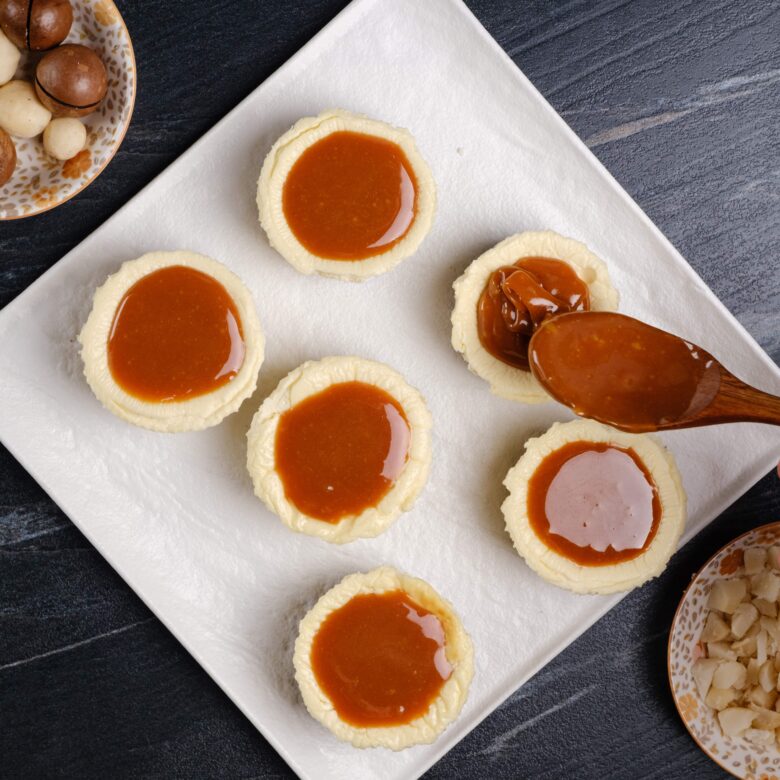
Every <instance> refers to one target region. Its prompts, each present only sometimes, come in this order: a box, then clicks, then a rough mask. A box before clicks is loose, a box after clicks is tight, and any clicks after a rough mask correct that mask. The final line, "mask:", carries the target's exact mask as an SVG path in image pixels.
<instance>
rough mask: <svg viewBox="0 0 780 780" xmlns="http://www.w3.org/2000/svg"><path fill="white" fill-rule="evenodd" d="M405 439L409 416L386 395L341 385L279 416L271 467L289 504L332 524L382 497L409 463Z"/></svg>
mask: <svg viewBox="0 0 780 780" xmlns="http://www.w3.org/2000/svg"><path fill="white" fill-rule="evenodd" d="M410 441H411V429H410V427H409V423H408V421H407V419H406V415H405V414H404V412H403V409H402V408H401V406H400V404H399V403H398V402H397V401H396V400H395V399H394V398H393V397H392V396H391V395H390V394H389V393H387V392H385V391H384V390H382V389H381V388H379V387H376V386H375V385H371V384H367V383H365V382H342V383H340V384H335V385H331V386H330V387H328V388H326V389H325V390H322V391H321V392H319V393H316V394H315V395H312V396H309V397H308V398H305V399H304V400H303V401H301V402H300V403H298V404H296V405H295V406H293V407H292V408H291V409H288V410H287V411H286V412H284V414H282V416H281V418H280V420H279V425H278V428H277V431H276V444H275V465H276V471H277V473H278V474H279V478H280V479H281V481H282V484H283V486H284V493H285V496H286V497H287V500H288V501H290V502H291V503H292V504H294V505H295V506H296V507H297V508H298V509H299V510H300V511H301V512H303V513H304V514H306V515H309V516H310V517H314V518H316V519H318V520H324V521H325V522H329V523H337V522H338V521H339V520H341V519H342V518H344V517H348V516H351V515H357V514H360V513H361V512H363V511H364V510H365V509H368V508H370V507H373V506H376V505H377V504H378V503H379V501H381V500H382V498H384V496H385V495H386V494H387V492H388V491H389V490H390V488H391V487H392V486H393V484H394V483H395V481H396V479H398V477H399V476H400V474H401V472H402V471H403V468H404V466H405V465H406V461H407V459H408V454H409V444H410Z"/></svg>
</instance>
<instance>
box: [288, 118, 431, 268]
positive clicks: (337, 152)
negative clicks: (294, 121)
mask: <svg viewBox="0 0 780 780" xmlns="http://www.w3.org/2000/svg"><path fill="white" fill-rule="evenodd" d="M416 189H417V182H416V180H415V176H414V172H413V170H412V166H411V164H410V163H409V161H408V159H407V158H406V155H405V154H404V152H403V150H402V149H401V147H400V146H398V144H395V143H393V142H392V141H388V140H386V139H384V138H378V137H377V136H373V135H368V134H365V133H355V132H351V131H346V130H345V131H340V132H337V133H331V134H330V135H327V136H325V138H323V139H321V140H320V141H317V142H316V143H315V144H313V145H312V146H310V147H309V148H308V149H306V150H305V151H304V152H303V153H302V154H301V156H300V157H299V158H298V159H297V160H296V162H295V164H294V165H293V166H292V168H291V170H290V172H289V173H288V174H287V179H286V180H285V183H284V189H283V192H282V208H283V210H284V216H285V219H286V220H287V224H288V225H289V226H290V229H291V230H292V232H293V234H294V235H295V237H296V238H297V239H298V241H300V242H301V244H303V246H304V247H306V249H307V250H308V251H309V252H311V253H312V254H314V255H317V256H318V257H322V258H327V259H331V260H363V259H365V258H368V257H373V256H375V255H378V254H381V253H383V252H386V251H387V250H388V249H390V248H391V247H392V246H394V245H395V244H397V243H398V242H399V241H400V240H401V239H402V238H403V237H404V236H405V235H406V233H407V231H408V230H409V227H410V226H411V224H412V222H413V221H414V216H415V209H416V198H417V193H416Z"/></svg>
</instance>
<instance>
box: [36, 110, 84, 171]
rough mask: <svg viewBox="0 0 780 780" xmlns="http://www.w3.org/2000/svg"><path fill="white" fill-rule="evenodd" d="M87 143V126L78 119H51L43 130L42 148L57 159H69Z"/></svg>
mask: <svg viewBox="0 0 780 780" xmlns="http://www.w3.org/2000/svg"><path fill="white" fill-rule="evenodd" d="M86 143H87V128H86V127H84V125H82V124H81V122H79V120H78V119H73V118H71V117H62V118H60V119H52V120H51V122H49V124H48V126H47V127H46V129H45V130H44V131H43V148H44V149H45V150H46V151H47V152H48V153H49V154H50V155H51V156H52V157H56V158H57V159H58V160H70V158H71V157H75V156H76V155H77V154H78V153H79V152H80V151H81V150H82V149H83V148H84V145H85V144H86Z"/></svg>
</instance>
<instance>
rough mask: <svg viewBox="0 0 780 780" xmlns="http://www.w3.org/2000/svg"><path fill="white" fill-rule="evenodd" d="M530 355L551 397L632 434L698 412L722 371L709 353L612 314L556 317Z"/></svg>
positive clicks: (712, 394)
mask: <svg viewBox="0 0 780 780" xmlns="http://www.w3.org/2000/svg"><path fill="white" fill-rule="evenodd" d="M530 352H531V357H532V361H533V372H534V374H535V375H536V377H537V378H538V379H539V381H540V382H541V383H542V384H543V385H544V387H545V389H546V390H547V391H548V392H549V393H550V394H551V395H552V396H553V397H554V398H556V399H557V400H559V401H560V402H561V403H564V404H566V405H567V406H569V407H571V408H572V409H573V410H574V411H575V412H576V413H577V414H579V415H582V416H583V417H592V418H594V419H597V420H601V421H602V422H606V423H611V424H615V425H618V424H620V425H631V426H634V427H636V429H637V430H643V429H645V430H653V429H654V428H655V427H657V426H658V425H661V424H664V423H669V422H673V421H674V420H677V419H679V418H682V417H687V416H689V415H692V414H695V413H696V412H697V411H698V410H700V409H703V408H704V407H706V406H707V405H708V404H709V403H710V402H711V401H712V399H713V398H714V397H715V395H716V394H717V392H718V388H719V387H720V381H721V367H720V364H719V363H718V362H717V361H716V360H715V359H714V358H713V357H712V355H710V354H709V352H706V351H705V350H703V349H701V348H700V347H697V346H695V345H693V344H690V343H689V342H687V341H685V340H683V339H681V338H678V337H677V336H674V335H672V334H671V333H667V332H666V331H663V330H659V329H658V328H654V327H652V326H650V325H647V324H645V323H644V322H640V321H639V320H635V319H633V318H632V317H626V316H625V315H623V314H616V313H613V312H586V313H576V314H566V315H563V316H561V317H557V318H556V319H555V320H554V321H551V322H549V323H547V324H545V326H544V327H543V328H541V329H540V330H539V331H538V332H537V334H536V335H535V336H534V338H533V341H532V343H531V349H530Z"/></svg>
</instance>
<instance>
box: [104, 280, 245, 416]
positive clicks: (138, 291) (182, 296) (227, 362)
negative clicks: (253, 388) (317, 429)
mask: <svg viewBox="0 0 780 780" xmlns="http://www.w3.org/2000/svg"><path fill="white" fill-rule="evenodd" d="M243 362H244V340H243V333H242V331H241V319H240V317H239V314H238V311H237V310H236V305H235V303H234V302H233V299H232V298H231V297H230V295H229V294H228V291H227V290H226V289H225V288H224V287H223V286H222V285H221V284H220V283H219V282H218V281H217V280H216V279H214V278H213V277H211V276H209V275H208V274H204V273H201V272H200V271H196V270H195V269H194V268H189V267H187V266H183V265H174V266H168V267H166V268H160V269H159V270H158V271H153V272H152V273H150V274H148V275H147V276H144V277H143V278H142V279H139V280H138V281H137V282H136V283H135V284H134V285H133V286H132V287H131V288H130V289H129V290H128V291H127V292H126V293H125V295H124V297H123V298H122V300H121V301H120V302H119V306H117V309H116V313H115V314H114V322H113V324H112V325H111V332H110V334H109V337H108V367H109V370H110V371H111V375H112V376H113V377H114V380H115V381H116V383H117V384H118V385H119V386H120V387H121V388H122V389H123V390H125V392H127V393H129V394H130V395H133V396H135V397H136V398H140V399H141V400H144V401H152V402H163V401H183V400H186V399H187V398H192V397H193V396H197V395H203V394H204V393H210V392H211V391H213V390H216V389H217V388H219V387H222V386H223V385H225V384H227V383H228V382H229V381H230V380H231V379H232V378H233V377H234V376H235V375H236V374H237V373H238V371H239V369H240V368H241V365H242V363H243Z"/></svg>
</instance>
